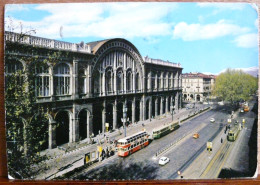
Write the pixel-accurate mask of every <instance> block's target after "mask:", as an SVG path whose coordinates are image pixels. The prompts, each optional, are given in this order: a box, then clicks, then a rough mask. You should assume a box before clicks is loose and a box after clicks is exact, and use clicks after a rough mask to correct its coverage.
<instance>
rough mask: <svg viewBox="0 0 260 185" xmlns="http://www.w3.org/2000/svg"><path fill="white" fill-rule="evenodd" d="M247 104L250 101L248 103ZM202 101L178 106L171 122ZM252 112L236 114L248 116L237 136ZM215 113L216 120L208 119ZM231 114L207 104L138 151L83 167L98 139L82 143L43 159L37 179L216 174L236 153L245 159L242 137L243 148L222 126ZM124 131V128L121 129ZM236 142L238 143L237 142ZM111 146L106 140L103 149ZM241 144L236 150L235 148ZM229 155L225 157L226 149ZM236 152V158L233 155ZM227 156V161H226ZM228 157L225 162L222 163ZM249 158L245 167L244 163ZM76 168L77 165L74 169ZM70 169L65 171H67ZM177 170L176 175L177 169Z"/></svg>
mask: <svg viewBox="0 0 260 185" xmlns="http://www.w3.org/2000/svg"><path fill="white" fill-rule="evenodd" d="M250 104H251V107H250V108H251V109H252V106H253V105H254V102H250ZM206 107H208V106H206V105H202V104H197V105H196V106H195V108H193V109H181V110H179V112H178V113H176V114H174V116H173V117H174V121H177V120H178V119H179V118H180V119H181V120H183V119H185V118H187V117H188V116H192V115H194V113H195V112H197V111H198V110H199V109H200V110H201V109H205V108H206ZM255 117H256V115H255V114H254V113H253V112H251V111H250V112H248V113H239V112H238V111H237V112H235V114H234V120H239V121H240V122H241V120H242V119H243V118H246V119H247V126H246V128H245V129H243V130H242V131H241V133H240V137H238V140H241V137H247V138H249V137H250V134H251V132H250V131H251V130H252V125H253V122H254V120H255ZM211 118H214V119H215V122H214V123H212V122H210V119H211ZM229 118H230V114H229V113H228V111H227V107H226V106H220V105H211V109H209V110H206V111H205V112H202V113H200V114H198V115H196V116H194V117H191V118H190V119H188V120H186V121H183V122H180V128H178V129H177V130H175V131H173V132H171V133H169V134H168V135H166V136H164V137H161V138H159V139H155V140H152V141H151V143H150V144H149V145H148V146H147V147H145V148H144V149H142V150H139V151H137V152H135V153H133V154H132V155H130V156H128V157H119V156H118V155H117V153H115V155H114V156H112V157H109V158H106V159H104V160H102V161H100V162H97V163H94V164H93V165H91V166H89V167H84V166H83V160H84V155H85V153H86V152H89V151H95V150H96V149H97V144H90V145H86V146H85V147H83V148H79V149H77V150H74V151H71V152H68V153H65V154H60V155H57V156H58V157H56V158H54V159H50V160H49V161H46V164H47V165H49V168H48V169H47V170H46V171H45V173H39V176H38V178H42V177H44V178H45V179H55V178H57V177H58V178H61V177H62V176H63V175H65V176H64V177H62V178H72V179H80V180H83V179H89V180H92V179H97V180H102V179H103V180H114V179H137V180H138V179H139V180H140V179H177V178H185V179H194V178H195V179H196V178H217V177H218V174H219V173H220V171H221V169H222V168H223V167H224V164H225V167H226V168H230V167H232V166H234V164H238V162H237V161H239V159H238V158H239V157H238V156H237V155H236V154H237V153H243V152H244V154H243V155H244V158H245V157H246V155H247V153H248V150H249V149H248V148H246V144H245V143H246V142H247V141H248V139H247V140H245V141H244V142H241V141H240V143H244V148H241V147H239V146H236V147H234V146H233V142H228V141H227V140H226V138H227V132H226V133H224V129H225V127H226V124H227V120H228V119H229ZM171 120H172V116H171V115H170V114H168V115H165V116H164V117H157V118H156V119H152V120H151V122H150V121H149V120H146V121H143V122H139V123H138V124H135V125H131V126H130V127H128V128H127V136H129V135H132V134H134V133H136V132H139V131H141V130H144V129H145V130H146V131H147V132H148V133H149V134H150V135H151V134H152V130H153V128H156V127H158V126H159V125H163V124H167V123H170V122H171ZM120 132H121V133H123V129H122V128H121V129H120ZM194 133H198V134H199V138H197V139H194V138H193V137H192V136H193V134H194ZM106 136H108V137H109V139H111V140H115V139H116V140H118V139H120V138H123V137H124V136H123V134H119V132H118V131H115V132H113V133H107V134H106ZM102 138H104V136H103V135H100V136H97V137H95V138H94V140H98V139H100V140H103V139H102ZM208 141H210V142H212V143H213V151H212V152H208V151H206V143H207V142H208ZM234 144H236V145H239V143H238V142H234ZM110 146H111V147H114V145H111V144H108V143H106V142H104V143H103V144H102V147H103V148H106V147H110ZM238 148H239V149H238ZM230 153H231V154H232V157H229V156H230V155H229V154H230ZM163 156H165V157H168V158H169V159H170V162H169V163H168V164H166V165H165V166H160V165H159V164H158V161H159V159H160V158H161V157H163ZM233 156H236V157H233ZM227 159H228V160H227ZM234 159H236V160H235V161H236V162H234ZM226 161H228V162H227V163H225V162H226ZM248 166H249V165H248V163H247V164H246V167H245V168H248ZM77 168H80V170H76V171H74V170H75V169H77ZM68 172H70V173H69V174H67V173H68ZM178 172H179V174H178Z"/></svg>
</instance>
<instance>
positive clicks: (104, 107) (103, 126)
mask: <svg viewBox="0 0 260 185" xmlns="http://www.w3.org/2000/svg"><path fill="white" fill-rule="evenodd" d="M105 123H106V100H104V102H103V111H102V133H104V132H105Z"/></svg>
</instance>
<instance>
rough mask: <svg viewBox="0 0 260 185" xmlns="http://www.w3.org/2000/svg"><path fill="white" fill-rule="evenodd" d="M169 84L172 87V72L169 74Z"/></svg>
mask: <svg viewBox="0 0 260 185" xmlns="http://www.w3.org/2000/svg"><path fill="white" fill-rule="evenodd" d="M168 84H169V88H171V87H172V79H171V73H169V75H168Z"/></svg>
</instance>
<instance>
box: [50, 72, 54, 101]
mask: <svg viewBox="0 0 260 185" xmlns="http://www.w3.org/2000/svg"><path fill="white" fill-rule="evenodd" d="M49 86H50V96H51V100H54V77H53V70H50V82H49Z"/></svg>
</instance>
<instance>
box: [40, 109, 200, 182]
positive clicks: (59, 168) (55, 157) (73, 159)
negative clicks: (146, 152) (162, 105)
mask: <svg viewBox="0 0 260 185" xmlns="http://www.w3.org/2000/svg"><path fill="white" fill-rule="evenodd" d="M202 107H204V106H203V105H201V109H202ZM196 110H197V111H198V108H197V109H196ZM193 112H195V110H194V109H188V110H186V109H185V108H183V109H180V110H179V111H178V112H177V113H176V114H174V115H173V121H178V119H179V118H180V119H183V118H186V117H187V115H188V114H192V113H193ZM170 122H172V115H171V114H170V113H167V114H164V115H162V116H160V117H159V116H158V117H156V118H154V119H151V121H150V120H145V121H139V122H138V123H137V124H133V125H131V126H129V127H127V129H126V133H127V136H129V135H132V134H134V133H136V132H139V131H142V130H143V129H145V130H146V131H147V132H148V133H149V134H151V133H152V130H153V129H154V128H155V127H158V126H159V125H162V124H167V123H170ZM143 125H144V126H143ZM119 130H120V132H121V134H119ZM105 135H106V136H108V137H109V139H110V140H114V139H115V140H118V139H120V138H123V137H124V130H123V128H120V129H116V130H115V131H114V132H112V133H105ZM93 139H94V140H95V141H97V140H99V139H100V140H101V141H104V140H105V137H104V134H100V135H97V136H96V137H94V138H93ZM101 143H102V142H101ZM80 145H83V146H82V147H79V148H76V149H74V150H71V151H68V152H65V151H64V149H65V150H66V148H63V149H59V148H55V149H48V150H45V151H43V152H42V153H41V154H42V155H44V154H46V155H47V156H48V158H49V160H47V161H43V162H42V163H41V164H42V165H46V164H47V166H48V167H47V168H48V169H47V170H42V171H41V172H39V174H38V175H37V176H36V177H35V178H36V179H53V178H55V177H58V176H61V175H63V174H65V173H67V172H69V171H72V170H74V169H75V168H78V167H80V166H83V165H84V163H83V158H84V155H85V153H87V152H91V151H96V150H97V145H98V144H97V143H95V144H89V143H88V142H85V143H83V142H82V143H80ZM72 146H73V145H70V146H68V147H72ZM110 146H113V145H111V144H109V143H106V142H103V143H102V147H103V148H106V147H110ZM115 155H116V154H115Z"/></svg>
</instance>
